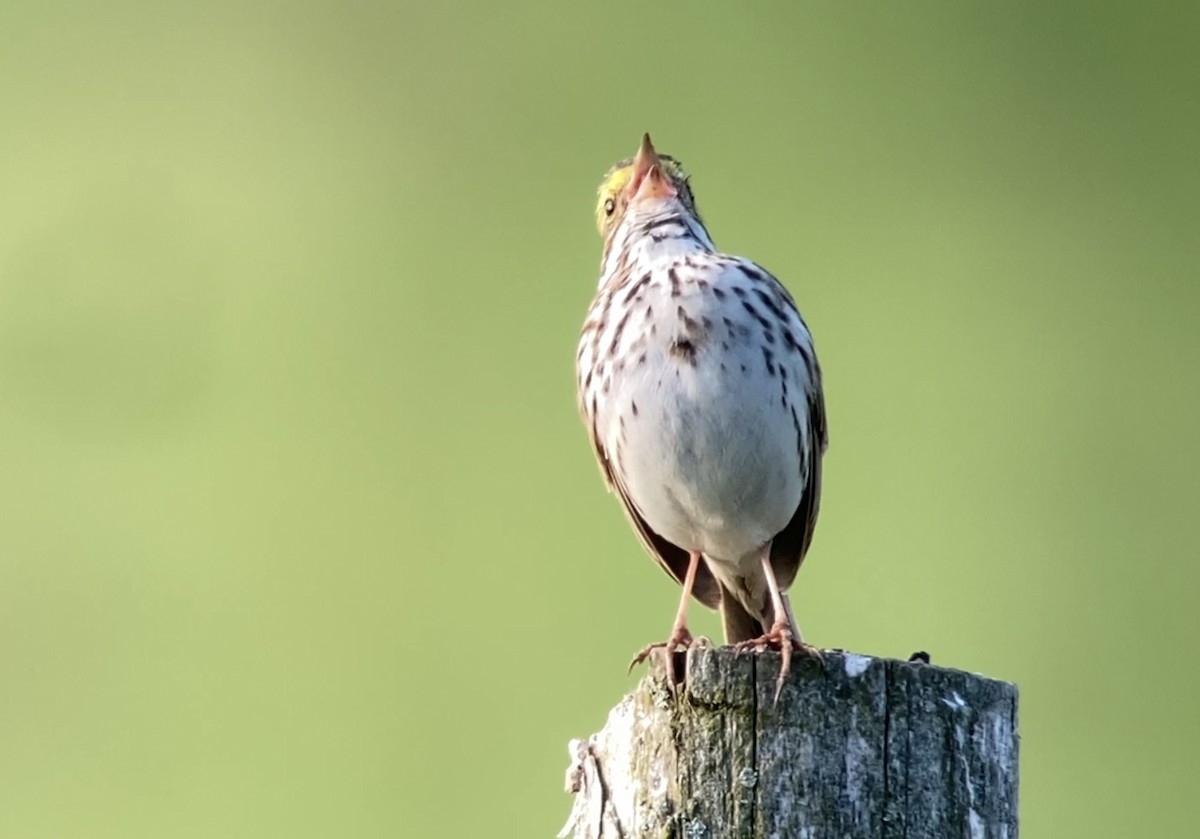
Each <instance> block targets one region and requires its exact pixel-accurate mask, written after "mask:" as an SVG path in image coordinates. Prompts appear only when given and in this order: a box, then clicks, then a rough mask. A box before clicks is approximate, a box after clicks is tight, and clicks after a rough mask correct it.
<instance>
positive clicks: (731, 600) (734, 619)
mask: <svg viewBox="0 0 1200 839" xmlns="http://www.w3.org/2000/svg"><path fill="white" fill-rule="evenodd" d="M783 605H784V606H785V607H786V608H787V619H788V624H790V625H791V628H792V637H794V638H795V639H796V640H800V638H801V635H800V627H799V626H798V625H797V624H796V615H795V613H794V612H793V611H792V603H791V601H790V600H788V596H787V595H786V594H785V595H783ZM774 622H775V611H774V609H772V608H771V601H770V600H769V599H768V600H767V602H766V603H765V604H764V608H763V615H762V619H761V620H760V619H759V618H757V617H755V616H754V615H752V614H750V612H749V611H747V610H746V607H745V606H743V605H742V602H741V601H740V600H738V598H737V597H736V596H735V595H734V594H733V592H731V591H730V590H729V589H727V588H725V586H724V585H722V586H721V623H722V625H723V626H724V628H725V643H726V644H737V643H739V642H741V641H751V640H753V639H755V638H760V637H762V635H763V634H764V633H765V632H766V629H767V627H769V626H771V624H773V623H774Z"/></svg>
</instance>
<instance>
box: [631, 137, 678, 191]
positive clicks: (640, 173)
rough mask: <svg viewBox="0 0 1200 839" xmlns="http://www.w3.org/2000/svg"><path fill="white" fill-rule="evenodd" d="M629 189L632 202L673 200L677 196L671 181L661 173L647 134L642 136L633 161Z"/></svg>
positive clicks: (660, 163) (660, 166) (655, 153)
mask: <svg viewBox="0 0 1200 839" xmlns="http://www.w3.org/2000/svg"><path fill="white" fill-rule="evenodd" d="M629 189H630V191H631V193H632V195H633V200H634V201H644V200H646V199H649V198H673V197H674V196H675V195H677V194H678V192H677V191H676V189H675V186H674V184H672V183H671V179H670V178H668V177H667V176H666V175H665V174H664V173H663V170H662V161H660V160H659V159H658V152H656V151H655V150H654V144H653V143H651V142H650V135H649V134H643V135H642V147H641V148H639V149H638V153H637V157H635V158H634V159H633V178H632V179H631V180H630V181H629Z"/></svg>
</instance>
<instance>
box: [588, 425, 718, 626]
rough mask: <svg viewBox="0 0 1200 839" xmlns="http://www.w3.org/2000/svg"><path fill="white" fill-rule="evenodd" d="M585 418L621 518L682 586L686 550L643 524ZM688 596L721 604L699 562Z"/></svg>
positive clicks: (714, 584)
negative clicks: (621, 514) (618, 502)
mask: <svg viewBox="0 0 1200 839" xmlns="http://www.w3.org/2000/svg"><path fill="white" fill-rule="evenodd" d="M585 419H587V420H588V422H587V426H588V432H589V434H588V436H590V437H591V438H592V449H593V451H595V453H596V462H597V463H599V464H600V472H601V474H603V475H604V483H605V484H606V485H607V486H608V488H609V489H610V490H612V491H613V492H614V493H615V494H616V496H617V497H618V498H619V499H621V507H622V508H624V510H625V517H626V518H628V519H629V523H630V524H632V525H633V529H634V532H635V533H637V536H638V541H640V542H641V543H642V546H643V547H644V548H645V549H646V550H647V551H648V552H649V553H650V555H651V556H652V557H654V558H655V559H656V560H658V564H659V565H661V566H662V568H663V570H664V571H666V572H667V574H668V575H670V576H671V578H672V579H674V580H675V582H677V583H679V584H680V585H683V579H684V576H685V575H686V574H687V568H688V552H687V551H685V550H684V549H683V548H681V547H679V546H678V545H676V544H673V543H671V542H668V541H667V540H666V539H664V538H663V537H662V536H659V535H658V534H657V533H655V532H654V531H653V530H652V529H651V528H650V525H649V524H647V523H646V520H645V519H643V518H642V516H641V514H640V513H638V511H637V508H636V507H634V506H633V502H632V501H631V500H630V499H629V493H628V492H626V491H625V487H624V485H622V483H621V480H620V476H619V475H617V474H616V471H615V470H614V469H613V467H612V463H611V461H610V460H609V458H608V452H606V451H605V450H604V444H603V443H602V442H601V441H600V437H599V436H598V435H597V434H596V426H595V423H594V421H592V419H591V417H588V416H587V415H586V413H585ZM692 596H693V597H695V598H696V599H697V600H699V601H700V602H701V603H703V604H704V605H705V606H707V607H708V608H710V609H715V608H717V606H719V605H720V603H721V590H720V586H719V584H718V583H717V581H716V579H714V578H713V575H712V572H711V571H709V570H708V566H707V565H706V564H705V563H703V562H701V563H700V565H699V567H697V568H696V580H695V582H694V583H693V585H692Z"/></svg>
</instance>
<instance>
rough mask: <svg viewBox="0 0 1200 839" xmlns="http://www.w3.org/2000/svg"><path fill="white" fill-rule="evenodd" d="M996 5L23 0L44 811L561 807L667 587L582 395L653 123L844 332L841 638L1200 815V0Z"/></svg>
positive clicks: (19, 731)
mask: <svg viewBox="0 0 1200 839" xmlns="http://www.w3.org/2000/svg"><path fill="white" fill-rule="evenodd" d="M994 5H995V7H984V6H982V5H975V4H957V3H955V4H952V3H944V4H935V5H930V4H920V3H887V4H879V3H873V4H814V5H809V4H803V5H802V4H796V3H786V4H785V3H780V4H770V3H756V4H752V5H749V6H743V5H739V4H734V3H722V4H715V3H714V4H706V3H687V4H656V5H652V6H651V5H642V4H627V5H601V4H586V5H585V4H579V5H575V4H565V3H552V2H545V3H542V4H540V5H527V6H524V7H523V8H515V7H512V8H509V7H507V6H505V7H503V8H501V6H500V5H498V4H491V3H484V2H477V3H474V4H470V5H465V6H461V7H456V8H445V9H442V10H435V9H434V8H433V7H432V6H430V5H408V4H404V3H400V4H396V3H378V2H376V3H350V4H334V3H320V2H312V1H311V0H309V2H300V3H264V2H255V3H250V4H245V3H234V2H220V3H211V4H207V5H201V4H187V3H176V2H167V3H152V2H144V1H138V0H134V2H126V3H109V4H102V3H88V2H82V3H80V2H74V3H63V2H55V1H54V0H51V2H40V3H36V4H34V3H6V4H5V5H4V6H3V8H2V9H0V575H2V576H0V580H2V581H0V836H2V837H22V839H23V837H109V836H111V837H212V836H229V837H264V836H288V837H299V836H311V837H324V836H355V837H358V836H364V837H366V836H380V837H383V836H404V837H422V836H437V837H460V836H464V837H465V836H509V835H512V836H530V837H534V836H544V837H548V836H552V835H553V833H554V832H555V831H556V830H557V829H558V827H559V826H560V825H561V823H562V821H563V820H564V818H565V816H566V813H567V811H568V809H569V805H570V801H569V799H568V797H567V796H566V795H565V794H564V793H563V791H562V776H563V770H564V768H565V767H566V763H567V752H566V749H565V745H566V742H567V740H568V738H570V737H573V736H580V735H585V734H587V733H589V732H591V731H593V730H596V729H597V728H599V726H600V725H601V724H602V723H603V721H604V716H605V713H606V711H607V709H608V708H609V707H610V706H611V705H613V704H614V703H615V702H616V701H617V700H618V699H619V697H620V696H621V694H622V693H623V692H624V691H625V690H627V689H628V688H629V687H630V686H631V685H632V683H633V681H634V679H635V678H636V676H626V675H625V664H626V662H627V661H628V658H629V655H630V653H631V652H632V651H633V650H634V649H636V648H637V647H639V646H641V645H642V644H643V643H645V642H646V641H649V640H652V639H658V638H661V637H662V636H663V635H664V633H665V632H666V630H667V628H668V624H669V621H670V616H671V612H672V609H673V607H674V603H675V597H676V588H675V587H674V585H673V584H672V583H671V582H670V581H669V580H668V579H667V578H666V577H665V576H664V575H663V574H662V573H661V572H660V571H659V570H658V569H657V568H656V567H655V566H654V565H653V564H652V563H651V562H650V561H649V560H648V559H647V558H646V557H644V556H643V555H642V554H641V552H640V548H639V547H638V546H637V543H636V542H635V540H634V539H633V537H632V536H631V534H630V533H629V531H628V528H627V526H626V524H625V522H624V520H623V518H622V516H621V514H620V512H619V508H618V505H617V504H616V503H615V501H614V500H613V499H611V498H609V497H606V496H605V494H604V492H603V489H602V486H601V482H600V479H599V476H598V474H597V470H596V467H595V465H594V464H593V462H592V456H591V453H590V452H589V449H588V445H587V442H586V438H585V435H584V432H583V430H582V427H581V425H580V423H579V421H578V419H577V417H576V414H575V404H574V398H575V397H574V383H573V371H572V365H573V357H574V346H575V339H576V335H577V333H578V328H579V325H580V324H581V322H582V319H583V315H584V312H585V309H586V307H587V304H588V302H589V300H590V298H591V294H592V292H593V290H594V287H595V280H596V273H597V266H598V262H599V249H600V242H599V240H598V238H597V236H596V234H595V231H594V228H593V226H592V225H593V222H592V211H593V202H594V195H595V188H596V185H597V183H598V180H599V177H600V175H601V174H602V173H603V172H604V170H605V169H606V168H607V167H608V166H609V165H610V164H611V163H612V162H613V161H614V160H616V159H617V158H619V157H623V156H627V155H629V154H632V152H633V151H634V150H635V147H636V144H637V141H638V139H639V137H640V136H641V133H642V132H643V131H646V130H649V131H651V132H652V133H653V135H654V138H655V141H656V142H657V143H658V145H659V147H660V148H661V149H663V150H665V151H667V152H669V153H671V154H674V155H676V156H678V157H680V158H681V159H683V160H684V161H685V163H686V164H687V165H688V167H689V168H690V169H691V171H692V172H693V175H694V178H693V183H694V186H695V188H696V191H697V195H698V199H699V202H700V205H701V209H702V211H704V213H705V216H706V219H707V221H708V223H709V227H710V229H711V230H712V232H713V235H714V237H715V238H716V240H717V242H718V244H720V245H722V246H723V247H726V248H728V249H730V250H732V251H734V252H737V253H742V254H746V255H749V256H752V257H753V258H755V259H756V260H757V261H759V262H761V263H762V264H764V265H765V266H767V267H768V268H770V269H771V270H773V271H774V272H776V273H777V274H779V276H780V277H782V278H783V279H784V280H785V281H786V282H787V284H788V285H789V286H790V288H791V289H792V291H793V292H794V293H795V294H796V296H797V298H798V299H799V301H800V303H801V306H802V308H803V310H804V312H805V316H806V318H807V320H808V322H809V324H810V325H811V326H812V329H813V331H814V333H815V335H816V338H817V341H818V346H819V349H820V353H821V359H822V362H823V365H824V368H825V373H826V381H827V393H828V405H829V416H830V428H831V436H832V447H831V449H830V453H829V457H828V459H827V461H826V462H827V476H828V477H827V485H826V490H825V496H824V498H825V500H824V503H823V505H822V519H821V524H820V527H819V528H818V530H817V537H816V542H815V545H814V548H813V550H812V552H811V554H810V556H809V561H808V563H807V564H806V566H805V568H804V570H803V572H802V573H801V574H800V577H799V579H798V581H797V585H796V587H795V589H794V592H795V598H796V603H797V611H798V613H799V615H800V620H801V624H802V625H803V627H804V628H805V630H806V633H807V635H808V637H809V638H810V639H811V640H813V641H814V642H816V643H818V644H822V645H825V646H839V647H846V648H851V649H854V650H858V651H862V652H867V653H873V654H880V655H892V656H906V655H907V654H908V653H910V652H911V651H913V650H915V649H928V650H930V651H932V653H933V655H934V660H935V662H939V663H942V664H947V665H952V666H956V667H962V668H966V669H971V670H978V671H981V672H984V673H987V674H989V675H992V676H995V677H1000V678H1005V679H1011V680H1014V681H1016V682H1018V683H1019V684H1020V687H1021V691H1022V718H1021V729H1022V735H1023V742H1022V773H1023V774H1022V781H1023V783H1022V789H1021V805H1022V806H1021V809H1022V816H1023V827H1024V833H1023V835H1024V836H1025V837H1029V838H1030V839H1040V838H1041V837H1076V836H1078V837H1124V836H1137V835H1140V836H1148V835H1159V836H1183V835H1189V834H1191V833H1192V832H1193V831H1194V816H1193V814H1192V807H1191V802H1190V800H1189V798H1190V796H1191V795H1192V794H1193V788H1194V786H1195V783H1196V781H1197V778H1198V775H1200V770H1198V769H1197V765H1198V763H1197V753H1196V749H1197V747H1198V746H1200V714H1198V713H1197V700H1196V699H1195V694H1196V691H1197V688H1200V676H1197V672H1196V659H1197V654H1196V650H1195V644H1196V642H1197V640H1198V637H1200V633H1198V622H1197V618H1196V614H1197V600H1198V598H1200V568H1198V563H1197V559H1198V557H1200V526H1198V525H1197V524H1196V518H1195V515H1196V514H1195V506H1196V502H1197V500H1198V499H1200V480H1198V478H1197V466H1198V463H1197V461H1198V460H1200V458H1198V457H1197V455H1198V454H1200V440H1198V438H1197V435H1196V427H1197V423H1196V417H1197V410H1198V409H1200V400H1198V388H1197V372H1198V371H1200V341H1197V339H1196V337H1195V332H1196V324H1197V316H1198V315H1200V247H1198V245H1197V241H1198V236H1197V230H1198V229H1200V227H1198V219H1200V213H1198V210H1200V155H1198V154H1197V145H1198V138H1197V135H1198V129H1200V98H1198V97H1197V89H1198V85H1197V82H1198V80H1200V73H1197V67H1198V59H1197V55H1196V43H1197V36H1198V34H1200V13H1198V11H1197V8H1198V7H1197V6H1196V5H1195V4H1186V3H1179V4H1176V5H1174V6H1168V5H1160V6H1157V7H1151V6H1135V5H1134V4H1129V5H1128V6H1122V5H1119V4H1112V5H1100V4H1087V5H1082V4H1080V5H1075V6H1073V7H1072V6H1069V5H1066V4H1057V5H1053V4H1044V3H1034V2H1026V3H1018V4H1004V7H1003V8H1000V7H999V6H998V4H994ZM696 614H697V617H696V622H695V623H696V628H697V629H698V630H699V631H702V632H706V633H708V634H714V635H715V634H717V632H718V626H717V623H716V621H715V619H714V618H713V617H712V616H710V615H707V614H704V615H703V616H701V615H700V611H699V610H697V613H696Z"/></svg>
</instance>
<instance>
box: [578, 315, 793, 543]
mask: <svg viewBox="0 0 1200 839" xmlns="http://www.w3.org/2000/svg"><path fill="white" fill-rule="evenodd" d="M668 302H672V303H673V301H668ZM685 303H686V304H687V305H689V306H690V307H691V309H692V310H691V312H690V317H691V318H693V319H694V320H696V321H699V320H700V319H701V318H702V317H704V316H705V310H704V309H703V304H702V302H697V301H696V300H694V299H693V300H690V301H685ZM707 317H708V319H709V328H708V329H707V330H706V336H705V340H704V341H703V344H702V345H701V346H699V347H693V350H694V354H689V355H688V356H685V357H681V356H680V353H679V350H678V347H675V348H674V349H673V342H674V341H675V340H676V339H677V338H678V337H679V336H678V335H673V334H671V333H670V331H668V330H662V329H660V330H658V334H657V335H656V336H655V339H654V340H650V341H648V342H647V346H646V348H645V351H646V355H645V360H644V361H642V362H641V363H638V364H633V365H629V366H627V367H626V369H624V370H623V371H620V372H617V373H615V374H614V375H613V377H612V381H611V385H610V387H611V392H610V394H609V398H608V399H607V400H605V402H606V404H607V406H608V407H607V408H606V409H605V410H604V411H603V413H604V414H605V415H606V416H602V417H601V424H600V427H601V428H603V429H605V440H604V444H605V449H606V450H607V451H608V452H609V453H610V457H614V459H615V460H616V461H617V463H616V466H617V468H618V470H619V472H620V474H621V475H622V478H623V481H624V484H625V488H626V491H627V492H628V494H629V497H630V500H631V501H632V502H633V504H634V505H635V506H636V508H637V510H638V512H639V513H640V514H641V515H642V517H643V518H644V519H645V520H646V523H647V524H649V525H650V527H651V528H653V529H654V531H655V532H657V533H659V534H660V535H662V536H663V537H665V538H666V539H668V540H670V541H671V542H672V543H674V544H676V545H678V546H680V547H682V548H685V549H687V550H689V551H701V552H703V553H704V555H705V556H706V557H708V558H709V559H710V560H711V561H714V562H717V563H720V564H722V565H729V566H734V567H746V563H747V562H748V561H749V560H751V559H752V558H753V556H754V552H755V551H756V549H758V548H760V547H761V546H762V545H764V544H765V543H766V542H767V541H768V540H770V539H772V538H773V537H774V536H775V535H776V534H777V533H779V532H780V531H781V530H783V528H784V527H785V526H786V525H787V523H788V521H789V520H790V519H791V517H792V515H793V514H794V513H795V511H796V508H797V507H798V506H799V504H800V500H801V495H802V492H803V489H804V480H805V476H804V474H803V469H804V467H803V465H802V463H801V458H800V455H799V452H798V449H799V446H800V443H799V440H798V432H797V427H796V426H797V422H796V420H795V419H794V418H793V411H794V412H795V413H796V416H797V417H798V418H799V425H800V426H801V427H802V428H807V427H808V419H807V410H808V405H807V402H806V400H805V398H804V395H803V393H804V390H803V386H804V383H805V382H806V381H807V375H806V373H805V372H804V371H803V368H802V366H798V369H792V368H791V367H788V368H786V369H784V367H783V366H782V364H783V362H781V361H780V359H779V357H778V356H776V357H775V358H774V370H773V371H770V370H769V368H768V366H767V362H766V359H765V357H764V354H763V345H762V341H761V339H759V338H758V336H757V334H755V333H751V334H749V335H747V334H746V333H745V331H744V330H743V331H739V329H738V326H737V325H736V324H735V325H734V327H733V329H732V331H731V330H730V329H728V328H726V326H725V325H724V323H723V319H722V317H721V315H720V314H719V313H715V312H707ZM789 380H790V386H789V384H788V383H789ZM635 406H636V409H637V410H636V413H635V412H634V407H635ZM616 412H619V414H618V413H616ZM622 417H623V420H624V421H623V422H622V421H621V418H622Z"/></svg>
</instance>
